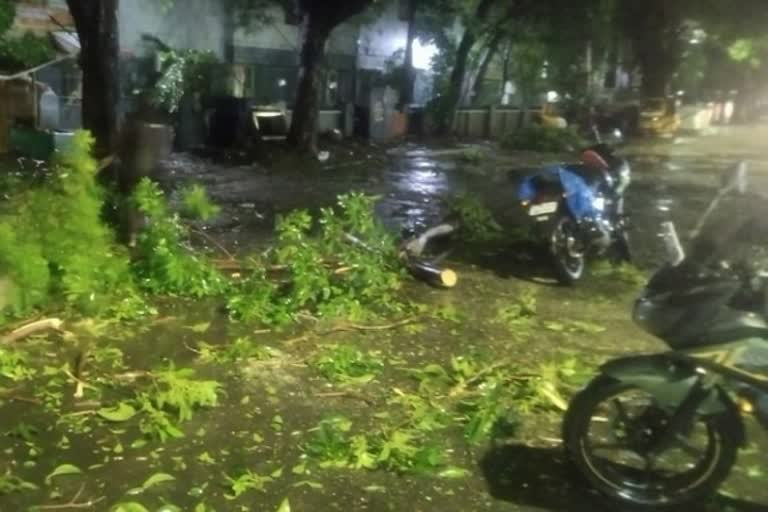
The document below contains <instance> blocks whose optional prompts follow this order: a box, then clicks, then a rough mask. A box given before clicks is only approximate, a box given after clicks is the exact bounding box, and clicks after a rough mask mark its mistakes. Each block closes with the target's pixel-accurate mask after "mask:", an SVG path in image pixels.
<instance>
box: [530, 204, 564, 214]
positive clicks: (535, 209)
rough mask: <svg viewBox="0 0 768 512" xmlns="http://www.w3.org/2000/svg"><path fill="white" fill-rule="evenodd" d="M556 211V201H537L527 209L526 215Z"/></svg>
mask: <svg viewBox="0 0 768 512" xmlns="http://www.w3.org/2000/svg"><path fill="white" fill-rule="evenodd" d="M556 211H557V202H556V201H552V202H551V203H539V204H534V205H533V206H531V209H530V210H528V215H530V216H531V217H538V216H539V215H549V214H552V213H555V212H556Z"/></svg>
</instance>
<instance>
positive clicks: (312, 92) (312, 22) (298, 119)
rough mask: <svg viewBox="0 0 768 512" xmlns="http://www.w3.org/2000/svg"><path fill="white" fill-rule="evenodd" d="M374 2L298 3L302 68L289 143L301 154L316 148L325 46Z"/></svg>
mask: <svg viewBox="0 0 768 512" xmlns="http://www.w3.org/2000/svg"><path fill="white" fill-rule="evenodd" d="M374 2H375V0H346V1H343V2H328V1H327V0H297V3H296V7H297V10H298V14H299V16H300V17H301V25H302V43H301V69H300V71H299V83H298V89H297V91H296V103H295V105H294V109H293V118H292V120H291V128H290V132H289V135H288V141H289V143H291V144H292V145H294V146H295V147H297V148H298V149H299V150H301V151H307V152H314V151H315V149H316V126H317V96H318V83H319V81H320V68H321V65H322V63H323V59H324V57H325V44H326V42H327V41H328V37H329V36H330V35H331V32H332V31H333V29H334V28H336V27H337V26H339V25H340V24H341V23H343V22H344V21H346V20H348V19H349V18H351V17H352V16H354V15H356V14H359V13H361V12H363V11H364V10H365V9H366V8H367V7H369V6H370V5H371V4H373V3H374Z"/></svg>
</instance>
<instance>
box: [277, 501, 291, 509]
mask: <svg viewBox="0 0 768 512" xmlns="http://www.w3.org/2000/svg"><path fill="white" fill-rule="evenodd" d="M277 512H291V504H290V502H289V501H288V498H285V499H284V500H283V502H282V503H280V506H279V507H277Z"/></svg>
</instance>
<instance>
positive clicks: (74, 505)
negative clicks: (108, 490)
mask: <svg viewBox="0 0 768 512" xmlns="http://www.w3.org/2000/svg"><path fill="white" fill-rule="evenodd" d="M84 490H85V484H83V485H81V486H80V489H79V490H78V491H77V493H76V494H75V495H74V496H73V497H72V499H71V500H69V501H68V502H67V503H61V504H59V505H41V506H39V507H35V508H34V509H35V510H69V509H83V508H93V507H94V506H96V504H97V503H101V502H102V501H104V500H105V499H107V498H106V497H105V496H102V497H101V498H96V499H93V500H88V501H81V502H78V501H77V500H79V499H80V496H81V495H82V494H83V491H84Z"/></svg>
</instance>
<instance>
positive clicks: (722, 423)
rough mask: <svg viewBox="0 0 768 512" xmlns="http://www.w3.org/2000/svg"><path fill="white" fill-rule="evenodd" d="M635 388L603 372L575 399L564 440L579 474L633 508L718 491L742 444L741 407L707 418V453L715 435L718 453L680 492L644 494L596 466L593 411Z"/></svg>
mask: <svg viewBox="0 0 768 512" xmlns="http://www.w3.org/2000/svg"><path fill="white" fill-rule="evenodd" d="M634 389H637V388H636V387H635V386H633V385H631V384H627V383H624V382H620V381H618V380H616V379H613V378H611V377H608V376H604V375H603V376H599V377H597V378H595V379H594V380H593V381H592V382H591V383H590V384H589V385H588V386H587V387H586V388H585V389H583V390H582V391H581V392H579V393H578V394H577V395H576V396H575V397H574V398H573V400H572V401H571V403H570V405H569V407H568V411H567V412H566V415H565V418H564V421H563V442H564V444H565V449H566V452H567V457H568V459H569V461H570V463H571V464H573V465H574V466H575V469H576V470H577V472H578V474H579V475H580V476H581V477H583V478H584V479H585V480H586V481H587V482H588V484H589V485H591V486H592V487H593V488H594V489H596V490H597V491H598V492H600V494H602V495H603V496H604V497H606V498H608V499H609V500H611V501H613V502H614V503H616V502H620V503H621V504H622V505H624V506H629V507H631V509H633V510H659V509H666V508H668V507H672V506H677V505H680V504H685V503H693V502H698V501H700V500H702V499H705V498H708V497H710V496H712V495H714V494H715V493H716V492H717V489H718V488H719V487H720V485H721V484H722V483H723V481H724V480H725V479H726V478H727V477H728V475H729V474H730V472H731V469H732V468H733V466H734V464H735V463H736V457H737V453H738V449H739V445H738V440H737V438H738V436H737V435H735V434H734V432H738V429H739V427H738V425H737V423H738V421H739V418H738V415H739V412H738V410H731V409H729V408H726V411H728V412H726V413H723V414H720V415H718V416H713V417H711V418H706V425H707V430H708V434H709V442H708V444H707V448H708V450H707V454H709V453H710V448H711V440H712V439H715V440H716V441H717V444H716V446H714V449H712V452H713V453H714V455H712V456H709V457H708V458H707V459H706V460H707V462H706V463H707V466H706V472H705V473H704V475H703V476H702V477H701V478H699V480H697V481H696V482H694V484H695V485H689V486H687V487H686V488H684V489H680V490H679V491H680V492H678V493H675V494H667V495H658V494H655V493H654V492H652V491H651V492H650V493H647V494H644V492H643V490H638V489H637V488H633V487H630V486H628V485H625V486H622V485H618V484H617V483H616V482H610V481H609V480H608V479H607V478H605V477H604V476H603V475H601V474H600V473H599V472H598V470H595V469H594V467H595V466H594V465H593V464H592V463H591V459H590V458H589V457H588V456H587V454H586V450H588V448H587V447H586V446H585V443H584V440H585V437H586V436H587V435H588V433H589V425H590V421H591V419H592V417H593V413H594V411H595V410H596V409H597V408H598V406H599V405H600V404H601V403H603V402H605V401H606V400H609V399H611V398H612V397H615V396H617V395H618V394H620V393H622V392H627V391H631V390H634ZM646 492H647V491H646Z"/></svg>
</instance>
